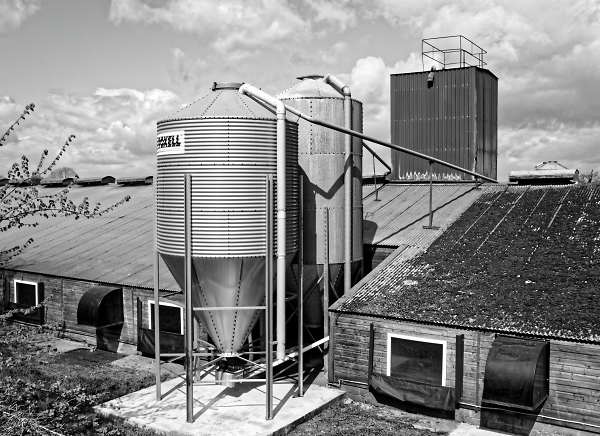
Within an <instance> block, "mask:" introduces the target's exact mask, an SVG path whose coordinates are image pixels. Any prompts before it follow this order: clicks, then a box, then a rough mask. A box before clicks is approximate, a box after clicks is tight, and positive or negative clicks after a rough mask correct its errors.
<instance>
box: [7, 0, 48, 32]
mask: <svg viewBox="0 0 600 436" xmlns="http://www.w3.org/2000/svg"><path fill="white" fill-rule="evenodd" d="M40 4H41V0H0V34H2V33H8V32H10V31H12V30H14V29H17V28H18V27H19V26H21V24H22V23H23V21H25V20H26V19H27V18H28V17H29V16H31V15H33V14H35V13H36V12H37V11H38V10H39V8H40Z"/></svg>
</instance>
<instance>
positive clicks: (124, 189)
mask: <svg viewBox="0 0 600 436" xmlns="http://www.w3.org/2000/svg"><path fill="white" fill-rule="evenodd" d="M62 189H64V187H62V188H47V187H39V188H38V192H39V195H40V196H41V195H50V194H53V193H56V192H58V191H60V190H62ZM70 189H71V190H70V192H69V198H70V199H71V201H73V202H74V203H75V204H76V205H77V204H79V203H81V201H82V200H83V199H84V198H85V197H88V198H89V202H90V208H91V209H93V207H94V205H95V204H96V203H101V205H102V208H105V207H108V206H110V205H113V204H115V203H117V202H119V201H120V200H122V199H124V198H125V197H126V196H128V195H129V196H130V197H131V199H130V200H129V201H128V202H126V203H124V204H122V205H120V206H118V207H116V208H115V209H113V210H112V211H109V212H107V213H105V214H103V215H102V216H101V217H97V218H91V219H85V218H80V219H78V220H76V219H75V218H73V217H66V218H65V217H57V218H52V217H51V218H48V219H46V218H43V217H38V218H36V219H35V220H33V221H30V222H36V221H37V222H38V223H39V225H38V226H37V227H23V228H21V229H11V230H10V231H8V232H6V233H3V234H2V238H1V239H0V248H10V247H14V246H17V245H22V244H23V243H24V242H25V241H26V240H27V239H29V238H33V240H34V242H33V243H32V244H31V245H30V246H29V247H28V248H27V249H26V250H25V251H24V252H23V253H21V254H20V255H19V256H17V257H15V258H13V259H11V260H9V261H8V263H6V264H4V265H0V268H2V269H11V270H18V271H23V272H30V273H38V274H45V275H52V276H56V277H64V278H72V279H80V280H88V281H93V282H99V283H106V284H118V285H122V286H134V287H141V288H148V289H152V288H153V286H154V270H153V268H154V257H153V252H154V237H153V216H154V214H153V206H154V195H153V193H154V189H153V187H152V185H139V186H119V185H115V184H111V185H104V186H76V185H73V186H72V187H71V188H70ZM160 288H161V289H164V290H172V291H178V290H179V287H178V286H177V284H176V283H175V281H174V280H173V277H172V276H171V274H170V273H169V271H168V269H167V267H166V265H165V264H164V263H163V262H162V261H161V262H160Z"/></svg>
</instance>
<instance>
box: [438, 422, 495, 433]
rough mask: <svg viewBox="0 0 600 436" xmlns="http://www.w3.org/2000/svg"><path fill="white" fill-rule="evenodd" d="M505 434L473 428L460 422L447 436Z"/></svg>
mask: <svg viewBox="0 0 600 436" xmlns="http://www.w3.org/2000/svg"><path fill="white" fill-rule="evenodd" d="M505 434H506V433H498V432H495V431H492V430H485V429H483V428H479V427H475V426H474V425H471V424H466V423H464V422H462V423H460V424H459V425H458V427H456V429H454V430H453V431H452V432H451V433H450V435H449V436H498V435H505Z"/></svg>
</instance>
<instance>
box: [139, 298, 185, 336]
mask: <svg viewBox="0 0 600 436" xmlns="http://www.w3.org/2000/svg"><path fill="white" fill-rule="evenodd" d="M153 304H156V302H155V301H154V300H148V328H149V329H150V330H154V329H153V328H152V305H153ZM159 306H170V307H177V308H178V309H179V321H180V326H179V334H180V335H182V334H183V333H184V330H183V327H184V324H185V322H184V319H183V306H182V305H180V304H176V303H171V302H169V301H164V302H163V301H160V300H159ZM159 321H160V320H159Z"/></svg>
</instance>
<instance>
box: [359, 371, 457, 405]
mask: <svg viewBox="0 0 600 436" xmlns="http://www.w3.org/2000/svg"><path fill="white" fill-rule="evenodd" d="M369 385H370V387H371V388H372V389H373V390H374V391H375V392H376V393H378V394H383V395H387V396H389V397H392V398H396V399H397V400H400V401H404V402H407V403H411V404H417V405H419V406H424V407H429V408H431V409H437V410H445V411H453V410H454V409H455V403H456V399H455V394H454V389H453V388H449V387H446V386H433V385H429V384H427V383H421V382H415V381H409V380H402V379H400V378H397V377H389V376H386V375H380V374H379V375H378V374H372V375H371V379H370V380H369Z"/></svg>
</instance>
